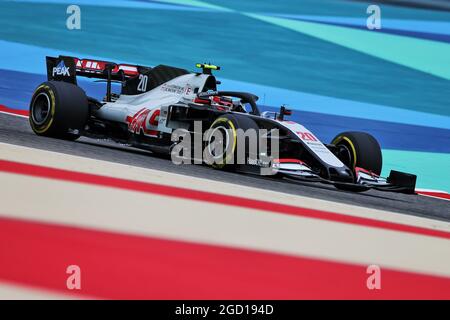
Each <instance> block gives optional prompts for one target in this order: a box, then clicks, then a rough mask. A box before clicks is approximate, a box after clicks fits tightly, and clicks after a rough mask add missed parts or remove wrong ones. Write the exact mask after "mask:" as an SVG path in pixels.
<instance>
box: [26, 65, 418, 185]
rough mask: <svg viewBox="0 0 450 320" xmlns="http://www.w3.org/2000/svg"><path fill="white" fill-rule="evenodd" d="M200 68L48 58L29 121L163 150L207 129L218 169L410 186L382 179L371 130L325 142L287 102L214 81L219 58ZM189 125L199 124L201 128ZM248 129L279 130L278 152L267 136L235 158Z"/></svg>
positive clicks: (52, 133) (58, 131)
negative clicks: (92, 85) (98, 91)
mask: <svg viewBox="0 0 450 320" xmlns="http://www.w3.org/2000/svg"><path fill="white" fill-rule="evenodd" d="M197 67H199V68H200V69H201V70H199V72H189V71H187V70H185V69H181V68H176V67H171V66H166V65H158V66H156V67H145V66H138V65H130V64H116V63H112V62H107V61H99V60H93V59H78V58H74V57H66V56H59V57H47V74H48V81H47V82H44V83H42V84H41V85H39V86H38V87H37V89H36V90H35V92H34V94H33V97H32V99H31V103H30V117H29V119H30V124H31V127H32V129H33V131H34V132H35V133H36V134H38V135H42V136H48V137H54V138H59V139H66V140H75V139H77V138H78V137H80V136H86V137H91V138H99V139H104V138H107V139H111V140H113V141H116V142H119V143H123V144H128V145H131V146H134V147H137V148H143V149H146V150H150V151H152V152H154V153H158V154H166V155H170V154H171V152H173V150H174V149H175V148H176V146H177V144H179V143H180V142H179V141H178V140H176V139H175V140H174V137H173V136H174V132H175V131H177V130H178V131H179V130H180V129H182V130H184V131H185V132H189V133H192V134H194V135H195V134H200V135H203V134H205V133H206V137H207V138H206V139H201V140H200V141H201V143H202V147H203V148H204V150H206V151H205V152H206V153H207V152H208V150H210V153H211V156H212V157H213V158H214V159H217V158H220V161H218V162H217V161H216V162H214V163H209V165H211V166H213V167H215V168H220V169H230V170H236V171H239V172H248V173H260V172H261V170H260V169H262V168H264V169H271V170H272V172H273V173H276V174H275V177H280V178H284V179H290V180H296V181H309V182H311V181H313V182H321V183H328V184H333V185H335V186H336V187H337V188H339V189H346V190H351V191H365V190H368V189H371V188H374V189H378V190H386V191H396V192H405V193H414V189H415V183H416V176H415V175H412V174H407V173H402V172H398V171H391V173H390V175H389V177H388V178H386V179H385V178H382V177H380V173H381V169H382V155H381V148H380V145H379V143H378V142H377V141H376V139H375V138H374V137H373V136H371V135H370V134H368V133H364V132H343V133H340V134H338V135H337V136H336V137H335V138H334V139H333V140H332V141H331V143H323V142H321V141H320V140H319V139H318V138H317V137H316V136H315V135H314V134H313V133H312V132H311V131H310V130H308V129H307V128H305V127H304V126H303V125H301V124H299V123H296V122H293V121H290V120H288V119H286V117H287V116H289V115H290V114H291V111H290V110H288V109H286V108H285V107H284V106H283V107H281V108H280V111H279V112H262V113H261V112H260V110H259V109H258V105H257V104H256V102H257V100H258V97H257V96H255V95H253V94H251V93H246V92H231V91H219V90H218V88H217V86H218V84H220V82H219V81H217V80H216V78H215V76H214V75H213V74H212V70H219V69H220V68H219V67H217V66H214V65H210V64H198V65H197ZM77 76H83V77H89V78H96V79H100V80H98V81H104V82H105V83H106V94H105V97H104V98H103V99H102V101H99V100H96V99H94V98H92V97H88V96H87V95H86V94H85V92H84V91H83V90H82V89H81V88H80V87H79V86H78V85H77ZM114 82H118V83H120V84H121V92H120V94H118V93H113V92H112V90H111V88H112V83H114ZM194 124H197V125H198V124H200V128H201V129H200V130H201V132H197V131H196V130H198V126H196V125H194ZM239 129H241V130H239ZM253 129H254V130H255V131H256V132H261V131H263V132H266V133H265V135H266V138H267V137H269V138H270V139H269V140H270V141H274V140H273V139H276V142H277V143H276V145H277V150H278V152H277V157H276V158H275V157H272V156H271V155H272V154H273V153H272V152H271V150H270V148H271V143H268V147H269V150H268V152H262V151H261V150H260V149H258V148H257V149H256V151H248V150H249V149H252V148H244V150H246V151H245V152H246V153H245V156H244V160H243V161H236V156H237V155H236V153H237V150H238V146H237V142H238V141H244V142H243V143H244V144H248V143H249V139H247V138H244V139H243V140H240V139H238V134H240V132H242V131H243V132H246V131H248V130H253ZM211 131H215V132H218V131H221V132H222V133H223V141H221V142H222V143H221V145H222V146H223V150H222V151H223V152H220V151H219V152H218V151H217V148H215V149H213V148H209V146H210V145H211V144H212V143H213V141H212V140H213V139H214V135H209V136H208V134H207V132H211ZM274 132H277V135H275V134H272V133H274ZM258 134H259V135H261V134H260V133H258ZM208 137H209V138H208ZM261 138H262V137H261V136H259V137H258V139H261ZM192 140H193V141H194V140H195V139H192ZM245 147H248V146H245ZM225 151H227V152H225ZM266 151H267V150H266ZM189 156H192V157H194V155H189ZM197 160H198V159H197ZM265 172H267V171H265Z"/></svg>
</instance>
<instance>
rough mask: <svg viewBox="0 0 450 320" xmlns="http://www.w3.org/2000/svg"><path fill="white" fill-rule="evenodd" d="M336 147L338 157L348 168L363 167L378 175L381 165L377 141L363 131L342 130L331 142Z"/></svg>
mask: <svg viewBox="0 0 450 320" xmlns="http://www.w3.org/2000/svg"><path fill="white" fill-rule="evenodd" d="M331 143H332V144H334V145H335V146H336V147H337V152H338V157H339V159H340V160H341V161H342V162H344V164H345V165H347V166H348V167H349V168H350V169H353V170H354V169H355V167H360V168H364V169H366V170H369V171H372V172H373V173H375V174H377V175H380V173H381V168H382V165H383V159H382V155H381V147H380V144H379V143H378V141H377V140H376V139H375V138H374V137H373V136H371V135H370V134H368V133H365V132H343V133H340V134H338V135H337V136H336V137H335V138H334V139H333V141H332V142H331Z"/></svg>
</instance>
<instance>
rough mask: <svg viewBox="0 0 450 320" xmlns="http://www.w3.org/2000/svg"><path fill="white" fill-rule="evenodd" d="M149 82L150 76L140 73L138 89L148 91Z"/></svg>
mask: <svg viewBox="0 0 450 320" xmlns="http://www.w3.org/2000/svg"><path fill="white" fill-rule="evenodd" d="M147 82H148V76H146V75H143V74H140V75H139V84H138V86H137V91H140V92H146V91H147Z"/></svg>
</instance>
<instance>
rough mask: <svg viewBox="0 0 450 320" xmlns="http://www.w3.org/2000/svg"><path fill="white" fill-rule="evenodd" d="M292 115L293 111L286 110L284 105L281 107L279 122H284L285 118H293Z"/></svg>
mask: <svg viewBox="0 0 450 320" xmlns="http://www.w3.org/2000/svg"><path fill="white" fill-rule="evenodd" d="M291 115H292V110H289V109H286V106H285V105H282V106H281V107H280V113H279V115H278V117H277V120H279V121H283V120H284V116H291Z"/></svg>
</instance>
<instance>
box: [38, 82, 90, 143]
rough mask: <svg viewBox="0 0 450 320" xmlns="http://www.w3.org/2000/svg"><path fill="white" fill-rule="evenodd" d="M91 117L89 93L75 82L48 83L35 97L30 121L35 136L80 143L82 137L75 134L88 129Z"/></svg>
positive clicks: (39, 88)
mask: <svg viewBox="0 0 450 320" xmlns="http://www.w3.org/2000/svg"><path fill="white" fill-rule="evenodd" d="M88 116H89V104H88V99H87V97H86V94H85V93H84V91H83V90H82V89H81V88H80V87H78V86H76V85H74V84H71V83H67V82H62V81H47V82H44V83H42V84H41V85H40V86H38V87H37V88H36V90H35V91H34V94H33V97H32V98H31V103H30V116H29V121H30V125H31V128H32V129H33V131H34V133H36V134H37V135H40V136H46V137H53V138H59V139H65V140H76V139H77V138H78V137H79V135H78V134H76V133H74V131H75V132H76V131H77V130H78V131H79V130H82V129H83V128H84V126H85V124H86V121H87V119H88Z"/></svg>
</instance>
